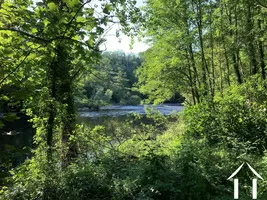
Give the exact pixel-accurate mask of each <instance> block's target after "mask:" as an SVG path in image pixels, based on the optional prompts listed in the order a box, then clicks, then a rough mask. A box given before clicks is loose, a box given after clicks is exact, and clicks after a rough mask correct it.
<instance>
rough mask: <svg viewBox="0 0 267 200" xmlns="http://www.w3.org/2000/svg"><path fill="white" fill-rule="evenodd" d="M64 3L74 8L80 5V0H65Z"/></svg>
mask: <svg viewBox="0 0 267 200" xmlns="http://www.w3.org/2000/svg"><path fill="white" fill-rule="evenodd" d="M63 2H65V3H66V4H67V5H68V7H70V8H73V7H74V6H75V5H77V4H78V3H79V0H63Z"/></svg>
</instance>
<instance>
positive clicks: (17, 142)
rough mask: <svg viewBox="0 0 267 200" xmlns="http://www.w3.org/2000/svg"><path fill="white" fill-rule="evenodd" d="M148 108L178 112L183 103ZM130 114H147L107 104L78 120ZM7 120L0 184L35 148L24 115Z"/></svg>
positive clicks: (0, 137)
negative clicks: (9, 170) (8, 170)
mask: <svg viewBox="0 0 267 200" xmlns="http://www.w3.org/2000/svg"><path fill="white" fill-rule="evenodd" d="M147 107H150V108H153V109H155V110H158V111H159V112H161V113H162V114H164V115H169V114H172V113H177V112H179V111H181V110H182V109H183V106H181V105H177V104H163V105H159V106H147ZM131 113H138V114H141V115H145V106H142V105H139V106H105V107H101V108H100V110H98V111H89V110H86V109H82V110H80V112H79V116H78V120H77V122H78V123H84V124H86V125H88V126H91V127H92V126H94V125H105V123H107V122H110V123H113V121H114V120H115V121H117V122H118V123H122V121H124V120H126V119H127V118H128V116H127V115H128V114H131ZM2 117H3V114H2V113H0V120H1V118H2ZM111 119H112V120H111ZM4 123H5V126H4V127H3V128H2V129H0V151H1V152H0V186H1V179H2V178H3V177H5V176H6V175H7V169H10V168H12V167H15V166H17V165H19V164H20V163H22V162H23V161H24V160H25V159H26V158H27V157H30V156H31V155H30V154H31V151H30V150H31V148H34V146H33V136H34V134H35V130H34V129H33V128H32V126H31V124H30V123H29V122H28V119H27V118H26V117H25V116H21V118H20V119H19V120H16V121H13V122H4ZM7 163H8V166H7V165H6V164H7Z"/></svg>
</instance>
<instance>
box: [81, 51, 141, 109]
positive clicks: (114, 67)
mask: <svg viewBox="0 0 267 200" xmlns="http://www.w3.org/2000/svg"><path fill="white" fill-rule="evenodd" d="M141 62H142V61H141V58H140V57H139V56H137V55H134V54H125V53H124V52H103V53H102V58H101V59H100V61H99V62H98V63H96V64H95V65H94V66H92V68H91V70H90V71H88V72H87V73H86V75H85V77H84V79H82V80H81V82H80V85H79V87H77V89H76V96H77V104H78V106H79V107H89V108H98V107H100V106H104V105H107V104H120V105H127V104H128V105H136V104H140V100H141V98H140V96H141V95H140V94H139V93H138V92H137V91H134V86H135V83H136V82H137V79H136V77H135V70H136V68H137V67H139V66H140V65H141Z"/></svg>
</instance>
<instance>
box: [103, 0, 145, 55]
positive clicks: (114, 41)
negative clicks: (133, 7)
mask: <svg viewBox="0 0 267 200" xmlns="http://www.w3.org/2000/svg"><path fill="white" fill-rule="evenodd" d="M143 1H144V0H137V6H138V7H140V6H143V5H144V3H143ZM116 29H118V25H116V24H114V25H113V26H112V28H111V30H110V31H109V32H108V33H107V35H106V37H105V38H106V40H107V41H106V42H105V44H104V45H103V46H102V49H103V50H104V49H106V50H107V51H118V50H121V51H124V52H127V53H139V52H143V51H145V50H147V49H148V48H149V46H148V45H147V44H146V43H145V42H144V39H141V41H138V39H137V37H136V38H135V42H134V44H133V48H132V49H131V48H130V38H129V37H128V36H126V35H124V34H121V35H120V37H119V38H117V37H116V34H115V33H116Z"/></svg>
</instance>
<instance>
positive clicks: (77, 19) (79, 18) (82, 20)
mask: <svg viewBox="0 0 267 200" xmlns="http://www.w3.org/2000/svg"><path fill="white" fill-rule="evenodd" d="M76 21H77V22H85V19H84V18H83V17H82V16H78V17H77V18H76Z"/></svg>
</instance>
